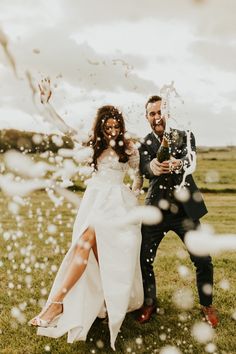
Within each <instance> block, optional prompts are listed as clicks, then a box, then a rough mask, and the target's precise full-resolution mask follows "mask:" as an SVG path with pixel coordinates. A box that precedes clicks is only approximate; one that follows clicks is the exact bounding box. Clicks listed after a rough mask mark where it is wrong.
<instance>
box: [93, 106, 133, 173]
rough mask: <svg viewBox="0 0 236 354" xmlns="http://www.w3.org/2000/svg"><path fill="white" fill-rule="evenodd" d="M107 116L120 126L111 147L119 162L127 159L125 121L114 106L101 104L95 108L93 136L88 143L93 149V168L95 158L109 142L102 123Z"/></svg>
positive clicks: (127, 141)
mask: <svg viewBox="0 0 236 354" xmlns="http://www.w3.org/2000/svg"><path fill="white" fill-rule="evenodd" d="M109 118H112V119H115V120H116V121H117V122H118V123H119V126H120V133H119V135H118V137H117V138H116V141H115V146H113V147H112V148H113V150H114V151H115V152H116V153H117V155H118V156H119V161H120V162H123V163H125V162H127V161H128V159H129V155H128V154H127V150H128V148H129V140H128V139H126V138H125V122H124V118H123V115H122V113H121V112H120V111H119V110H118V109H117V108H116V107H114V106H111V105H106V106H102V107H101V108H99V109H98V110H97V115H96V118H95V121H94V125H93V137H92V139H91V140H90V142H89V145H90V146H91V147H92V148H93V151H94V153H93V160H92V164H93V166H94V168H95V169H97V160H98V158H99V156H100V155H101V154H102V152H103V151H104V150H105V149H106V148H107V147H108V145H109V142H108V141H107V139H106V138H105V136H104V125H105V123H106V121H107V120H108V119H109Z"/></svg>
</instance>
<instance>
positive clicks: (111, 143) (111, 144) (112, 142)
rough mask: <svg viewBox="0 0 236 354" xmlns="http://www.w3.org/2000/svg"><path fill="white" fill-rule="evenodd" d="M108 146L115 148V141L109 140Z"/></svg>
mask: <svg viewBox="0 0 236 354" xmlns="http://www.w3.org/2000/svg"><path fill="white" fill-rule="evenodd" d="M109 144H110V146H111V147H114V146H116V141H115V140H114V139H111V140H110V142H109Z"/></svg>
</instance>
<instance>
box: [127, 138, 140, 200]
mask: <svg viewBox="0 0 236 354" xmlns="http://www.w3.org/2000/svg"><path fill="white" fill-rule="evenodd" d="M139 162H140V158H139V151H138V149H137V148H136V147H135V145H134V144H132V148H131V154H130V157H129V166H130V167H131V168H132V172H133V173H132V175H131V177H132V179H133V184H132V191H133V192H134V193H135V195H136V196H138V195H139V193H140V191H141V189H142V186H143V177H142V175H141V173H140V170H139Z"/></svg>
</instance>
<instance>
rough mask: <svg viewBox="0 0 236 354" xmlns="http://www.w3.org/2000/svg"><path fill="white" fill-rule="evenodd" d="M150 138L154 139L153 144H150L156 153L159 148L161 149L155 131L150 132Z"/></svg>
mask: <svg viewBox="0 0 236 354" xmlns="http://www.w3.org/2000/svg"><path fill="white" fill-rule="evenodd" d="M150 138H151V141H152V144H151V145H150V146H151V148H152V150H153V153H154V154H155V155H156V153H157V150H158V149H159V146H160V142H159V141H158V139H157V138H156V137H155V135H154V133H153V132H152V133H151V134H150Z"/></svg>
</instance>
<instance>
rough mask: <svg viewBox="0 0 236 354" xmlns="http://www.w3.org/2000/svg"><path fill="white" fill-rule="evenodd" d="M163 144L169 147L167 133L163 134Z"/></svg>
mask: <svg viewBox="0 0 236 354" xmlns="http://www.w3.org/2000/svg"><path fill="white" fill-rule="evenodd" d="M161 145H162V146H163V147H166V148H168V147H169V142H168V139H167V137H166V136H165V135H163V138H162V142H161Z"/></svg>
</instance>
